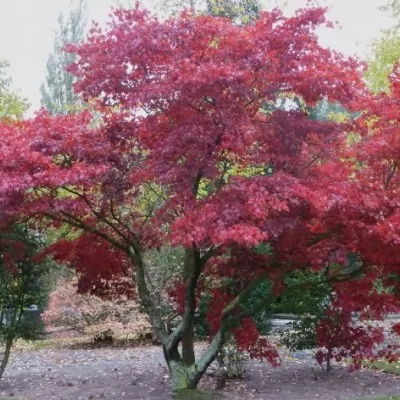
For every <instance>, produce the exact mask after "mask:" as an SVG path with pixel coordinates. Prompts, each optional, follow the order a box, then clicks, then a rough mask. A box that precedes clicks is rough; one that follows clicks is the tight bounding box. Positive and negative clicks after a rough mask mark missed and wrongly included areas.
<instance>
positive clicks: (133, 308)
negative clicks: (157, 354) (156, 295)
mask: <svg viewBox="0 0 400 400" xmlns="http://www.w3.org/2000/svg"><path fill="white" fill-rule="evenodd" d="M75 282H76V279H75V280H74V279H72V280H71V279H66V278H61V279H60V280H59V281H58V283H57V286H56V289H55V290H54V291H53V292H52V293H51V294H50V297H49V302H48V308H47V310H46V311H45V312H44V313H43V321H44V322H45V324H46V327H47V329H54V328H56V327H62V328H70V329H71V330H72V332H74V333H77V334H85V335H89V336H91V337H92V338H93V340H94V339H95V338H101V337H102V334H103V333H104V332H108V331H111V332H113V336H114V337H117V336H126V337H128V336H129V335H136V336H139V337H145V336H146V335H148V334H149V333H150V334H151V327H150V323H149V322H148V319H147V316H146V315H145V314H143V313H142V312H141V309H140V306H139V304H138V303H137V302H136V301H135V300H128V299H124V298H121V297H120V298H119V299H118V301H111V300H104V299H101V298H100V297H97V296H94V295H91V294H79V293H77V292H76V286H75Z"/></svg>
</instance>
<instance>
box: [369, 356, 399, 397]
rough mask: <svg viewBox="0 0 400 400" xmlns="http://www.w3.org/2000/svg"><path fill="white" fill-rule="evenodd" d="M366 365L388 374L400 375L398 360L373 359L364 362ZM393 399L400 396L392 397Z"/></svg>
mask: <svg viewBox="0 0 400 400" xmlns="http://www.w3.org/2000/svg"><path fill="white" fill-rule="evenodd" d="M364 365H365V366H366V367H369V368H374V369H377V370H379V371H383V372H387V373H389V374H394V375H400V362H393V363H388V362H387V361H374V362H373V363H368V364H364ZM393 399H394V400H400V397H399V396H397V398H396V397H393Z"/></svg>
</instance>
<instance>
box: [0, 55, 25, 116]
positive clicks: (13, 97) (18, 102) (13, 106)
mask: <svg viewBox="0 0 400 400" xmlns="http://www.w3.org/2000/svg"><path fill="white" fill-rule="evenodd" d="M8 67H9V63H8V62H6V61H0V119H10V120H18V119H20V118H22V116H23V114H24V113H25V111H26V110H27V109H28V107H29V103H28V102H27V100H26V99H24V98H22V97H20V96H19V95H18V94H17V93H15V92H13V91H12V90H11V89H10V86H11V78H9V77H8V76H7V74H6V69H7V68H8Z"/></svg>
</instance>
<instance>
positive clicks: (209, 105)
mask: <svg viewBox="0 0 400 400" xmlns="http://www.w3.org/2000/svg"><path fill="white" fill-rule="evenodd" d="M321 25H329V22H328V21H326V20H325V16H324V10H323V9H320V8H310V9H304V10H299V11H298V12H297V13H296V15H295V16H294V17H291V18H286V17H284V16H283V14H282V13H280V12H279V11H277V10H274V11H273V12H266V13H262V15H261V17H260V19H259V20H257V21H256V22H255V23H254V24H252V25H248V26H246V27H240V26H236V25H234V24H232V23H231V22H230V21H228V20H227V19H224V18H216V17H209V16H196V17H195V16H192V15H190V14H183V15H182V16H180V17H179V18H171V19H168V20H166V21H159V20H157V19H155V18H153V17H152V16H150V15H149V14H148V13H147V12H146V11H143V10H141V9H139V8H133V9H131V10H116V11H115V12H114V15H113V17H112V21H111V22H110V24H109V25H108V28H107V29H106V30H102V29H100V28H99V27H98V26H96V25H95V26H94V27H93V29H92V30H91V32H90V35H89V38H88V40H87V41H86V42H85V43H83V44H81V45H74V46H70V48H69V51H71V52H74V53H75V54H77V55H78V56H79V59H78V61H77V62H76V63H74V64H73V65H72V66H71V67H70V71H71V72H72V73H73V74H75V76H76V77H77V83H76V90H77V92H78V93H80V94H81V95H82V96H83V98H84V99H85V100H88V101H89V100H90V104H91V106H90V107H92V108H93V111H94V112H93V114H91V113H90V112H89V111H85V112H83V113H81V114H76V115H68V116H57V117H52V116H50V115H48V114H47V113H46V112H44V111H43V112H40V113H39V114H38V115H37V116H36V117H35V118H33V119H32V120H29V121H24V122H21V123H20V124H18V125H13V126H8V125H5V124H2V125H1V126H0V132H1V135H2V137H3V140H2V141H1V142H0V153H1V154H2V157H1V158H0V207H1V208H2V209H3V210H4V211H3V212H4V213H5V214H6V215H8V216H13V215H19V214H23V215H24V216H35V217H37V218H42V219H43V220H45V221H51V222H50V223H54V224H61V223H66V224H69V225H70V226H73V227H74V228H76V229H77V232H82V231H84V232H86V233H84V234H82V235H81V236H79V237H78V238H77V239H76V240H74V241H70V242H66V241H60V242H58V243H56V244H55V245H54V246H53V248H52V251H53V252H54V254H55V256H56V257H57V258H59V259H63V260H65V261H68V262H71V263H73V265H75V266H76V268H78V269H79V272H80V273H82V276H83V278H82V280H81V282H80V290H81V291H88V290H89V291H91V290H94V288H95V289H101V290H106V291H107V288H108V287H109V285H108V284H107V283H106V282H107V281H110V280H111V281H113V280H115V278H116V279H117V280H118V279H120V278H122V277H124V276H126V275H129V274H130V273H131V271H132V270H134V268H135V265H134V262H132V260H133V258H132V257H131V253H130V250H129V247H130V246H131V245H132V243H135V245H136V246H138V247H139V248H141V249H146V248H157V247H158V246H160V245H161V244H172V245H182V246H184V247H186V248H196V249H197V250H198V251H199V252H200V253H206V252H207V251H208V250H209V249H210V248H212V247H213V248H218V250H219V252H217V254H216V256H214V257H212V258H211V259H210V260H209V261H208V262H207V267H206V273H207V274H209V277H210V278H211V279H213V278H215V279H220V278H224V277H234V278H235V279H236V280H237V281H238V282H242V283H243V284H246V283H249V282H251V280H253V279H254V278H256V277H258V276H260V274H265V275H267V276H269V277H270V279H272V281H273V283H274V285H275V286H274V291H275V293H276V294H279V293H280V292H281V291H282V290H284V287H283V285H282V279H283V276H284V275H285V273H286V272H287V271H290V270H293V269H296V268H304V267H306V266H311V267H312V268H314V269H315V270H322V269H323V268H325V267H326V266H327V265H328V264H329V263H332V262H337V263H338V264H339V266H340V267H343V269H345V267H346V265H345V264H346V262H345V260H346V259H347V255H348V254H349V253H350V252H359V253H360V254H361V256H362V259H363V261H364V265H365V267H366V271H365V276H364V277H363V278H362V279H358V280H356V281H352V282H351V289H350V290H348V286H342V284H337V285H336V286H335V290H336V291H337V295H338V304H339V305H340V307H341V308H342V309H343V313H342V314H339V316H341V318H342V320H341V324H342V325H343V326H347V325H346V324H347V323H348V320H347V319H346V318H347V315H348V313H349V312H351V311H355V310H360V309H364V308H365V307H366V305H368V307H369V312H371V313H372V314H373V315H374V316H378V317H380V316H382V314H383V313H384V312H386V311H394V310H396V309H397V308H398V305H397V304H395V303H394V302H393V301H392V298H391V297H390V296H384V295H382V294H380V293H378V292H377V291H376V290H372V287H373V282H375V281H376V279H377V278H378V277H381V276H388V273H389V272H393V271H395V272H396V271H399V265H400V263H399V261H400V259H399V257H400V251H399V250H400V249H399V248H398V246H399V243H400V232H399V226H400V224H399V218H400V214H399V211H398V210H400V207H399V206H400V204H399V201H400V200H399V199H400V196H399V193H398V191H399V189H398V187H399V186H398V183H399V175H398V172H397V171H398V169H397V161H398V158H399V154H400V148H399V145H400V142H399V139H398V138H399V137H400V136H399V135H398V134H397V129H398V128H397V127H398V126H399V124H398V122H399V121H398V120H397V119H398V112H397V103H398V98H397V97H398V94H399V92H400V89H399V88H398V84H397V81H396V79H397V78H396V77H397V74H396V73H394V74H393V77H392V81H393V93H392V96H385V95H382V96H381V97H380V98H378V99H376V100H371V98H368V97H367V96H365V98H366V99H367V100H368V101H366V100H365V101H364V95H365V94H366V92H365V88H364V85H363V82H362V79H361V74H360V72H361V71H362V65H360V64H359V63H358V62H357V61H356V60H354V59H347V58H345V57H343V56H342V55H340V54H338V53H336V52H333V51H331V50H329V49H326V48H323V47H321V46H320V45H319V43H318V40H317V36H316V34H315V30H316V29H317V28H318V27H319V26H321ZM285 97H286V98H294V97H296V98H300V99H301V100H302V102H303V104H304V106H313V105H315V103H316V101H317V100H319V99H323V98H325V99H328V100H329V101H331V102H333V103H335V102H339V103H341V104H342V105H343V106H344V107H346V108H347V109H348V110H354V109H355V107H356V106H359V105H360V104H361V105H362V106H363V107H364V108H366V109H367V110H368V112H367V113H366V114H365V115H364V116H363V117H362V118H359V119H358V120H357V126H356V127H353V129H356V130H357V131H359V132H360V134H361V135H362V141H361V142H360V143H359V145H358V146H355V147H354V148H352V150H351V154H349V151H348V150H349V149H348V146H347V143H346V129H347V128H348V125H343V124H340V123H335V122H328V121H316V120H310V118H309V115H308V113H307V112H306V111H305V109H303V108H297V109H296V108H294V107H291V106H286V107H276V106H277V105H278V104H279V103H282V101H283V99H284V98H285ZM268 107H269V108H270V109H271V111H268V110H267V109H268ZM274 107H275V109H274ZM262 108H264V111H262ZM376 115H379V116H380V118H378V119H375V120H373V121H372V122H371V119H370V118H371V117H372V116H376ZM371 130H373V134H370V131H371ZM15 154H19V157H15ZM355 159H356V160H357V162H354V160H355ZM357 163H362V167H361V168H358V169H357V168H356V167H355V166H357V165H358V164H357ZM269 168H270V169H271V173H270V172H268V171H267V172H266V170H268V169H269ZM249 171H251V172H249ZM382 177H383V179H382ZM266 242H268V243H269V244H270V245H271V247H272V249H273V255H272V256H271V255H265V254H258V253H256V252H254V247H255V246H257V245H260V244H265V243H266ZM218 257H219V258H218ZM399 272H400V271H399ZM342 287H343V288H344V289H343V290H341V288H342ZM122 289H123V290H127V288H126V287H123V288H122ZM176 289H177V296H176V297H177V299H178V301H179V302H181V303H182V299H181V297H182V296H181V295H180V292H181V289H179V288H178V287H177V288H176ZM178 289H179V290H178ZM237 289H238V288H237ZM238 290H239V289H238ZM178 292H179V293H178ZM234 295H235V293H231V294H227V293H222V292H220V293H217V292H215V293H214V298H213V305H212V313H213V317H212V318H211V317H210V318H211V319H210V324H211V330H212V331H213V332H215V331H216V330H217V329H218V327H219V324H220V316H221V310H222V309H223V307H224V306H225V305H226V303H227V301H228V300H229V299H231V298H232V297H233V296H234ZM179 299H180V300H179ZM365 301H367V302H365ZM345 316H346V318H345ZM245 323H246V329H245V330H243V331H241V330H239V331H237V332H236V335H237V336H238V340H239V344H240V345H242V346H243V347H244V348H246V349H248V350H250V349H256V348H257V349H258V347H257V346H259V345H260V343H261V342H260V341H259V340H258V339H256V336H257V334H256V332H255V331H254V330H253V328H251V329H250V327H252V326H253V325H251V323H250V320H246V321H245ZM331 328H332V327H329V329H331ZM329 329H328V327H324V325H321V327H320V337H321V339H320V340H321V341H322V342H323V341H324V337H326V336H327V332H328V331H329ZM332 329H333V328H332ZM244 332H247V333H246V334H244ZM335 332H336V331H335ZM341 332H342V331H340V330H339V331H338V332H337V338H338V339H337V340H338V342H335V343H333V344H331V345H330V346H331V347H332V346H339V345H341V344H342V342H343V341H347V340H348V338H349V334H350V336H351V337H354V336H356V337H358V336H359V337H360V338H362V341H361V345H360V346H365V347H367V348H370V338H371V337H372V339H371V340H375V341H376V340H378V341H379V340H380V336H379V335H377V334H375V333H374V332H372V333H371V335H372V336H371V335H370V332H365V331H362V330H359V329H358V328H357V329H355V330H350V331H349V332H350V333H347V334H343V335H342V334H341ZM322 342H321V343H322ZM261 344H263V345H264V348H266V349H267V350H266V351H267V353H265V352H264V351H261V350H254V351H253V350H251V351H252V352H253V353H252V354H255V355H257V354H258V355H260V357H264V358H267V359H269V360H274V357H275V355H274V353H273V352H272V351H270V350H269V345H268V344H266V343H261ZM254 346H255V347H254ZM357 351H358V350H357ZM355 354H356V356H357V357H358V354H359V353H358V352H356V353H355Z"/></svg>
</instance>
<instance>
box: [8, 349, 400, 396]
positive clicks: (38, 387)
mask: <svg viewBox="0 0 400 400" xmlns="http://www.w3.org/2000/svg"><path fill="white" fill-rule="evenodd" d="M211 384H213V380H212V378H211V377H207V378H206V379H205V382H204V383H203V386H210V385H211ZM224 393H225V396H224V397H226V398H229V399H230V400H233V399H259V400H261V399H265V400H278V399H279V400H294V399H296V400H311V399H329V400H334V399H337V400H346V399H351V400H352V399H358V398H359V397H362V396H371V398H374V397H377V396H382V395H393V394H400V377H396V376H392V375H389V374H384V373H380V372H377V371H371V370H364V371H359V372H356V373H353V374H349V373H348V372H347V370H346V369H345V368H342V367H336V368H335V369H334V370H333V371H332V372H331V373H330V374H329V375H327V374H324V373H322V372H321V370H320V369H319V367H318V366H316V365H314V362H313V361H312V360H310V359H306V360H291V361H287V362H285V363H284V364H283V365H282V366H281V367H279V368H275V369H272V368H271V367H269V366H268V365H265V364H262V363H258V362H254V361H252V362H250V363H249V377H248V379H246V380H242V381H232V382H228V384H227V386H226V388H225V389H224ZM0 394H1V395H3V396H10V395H12V396H16V397H17V398H24V399H27V400H34V399H41V400H50V399H59V400H61V399H63V400H67V399H68V400H71V399H72V400H80V399H82V400H83V399H84V400H88V399H100V398H104V399H113V400H117V399H124V398H126V399H160V400H163V399H170V390H169V383H168V375H167V370H166V368H165V364H164V361H163V358H162V352H161V351H160V349H159V348H157V347H147V348H135V349H124V350H117V349H96V350H67V349H57V350H50V349H45V350H40V351H29V352H24V353H19V354H15V355H14V357H13V360H12V361H11V363H10V365H9V368H8V371H7V372H6V374H5V377H4V382H3V384H2V385H0Z"/></svg>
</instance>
